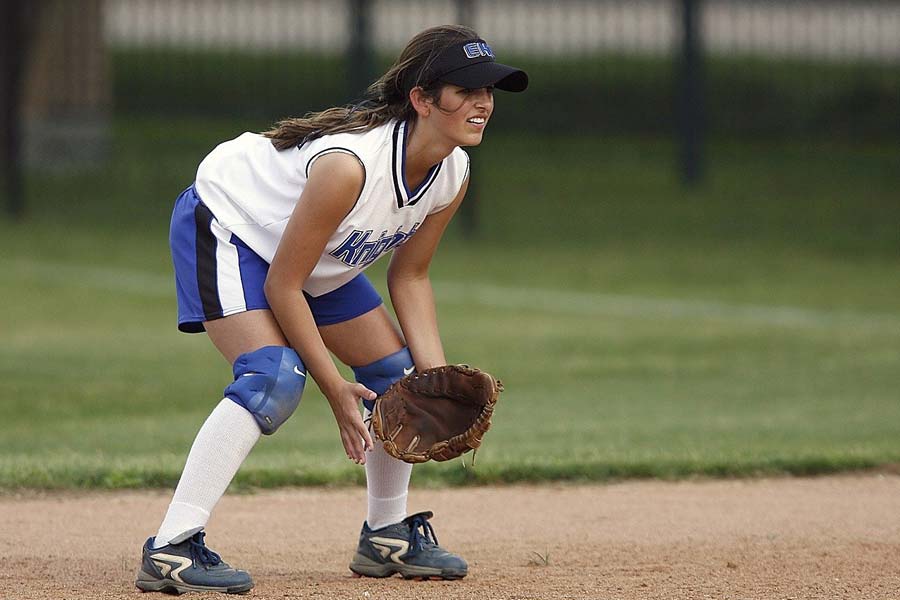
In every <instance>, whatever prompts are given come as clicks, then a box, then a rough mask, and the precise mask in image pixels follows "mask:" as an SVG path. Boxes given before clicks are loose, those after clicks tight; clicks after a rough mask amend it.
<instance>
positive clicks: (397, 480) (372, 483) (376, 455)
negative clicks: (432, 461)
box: [366, 411, 413, 529]
mask: <svg viewBox="0 0 900 600" xmlns="http://www.w3.org/2000/svg"><path fill="white" fill-rule="evenodd" d="M366 414H367V416H368V415H369V413H368V411H366ZM412 467H413V466H412V465H411V464H409V463H405V462H403V461H402V460H398V459H396V458H394V457H393V456H391V455H390V454H388V453H387V452H385V451H384V448H383V447H382V445H381V443H379V442H378V441H377V440H375V449H374V450H372V451H371V452H369V453H367V454H366V490H367V492H368V496H369V511H368V514H367V515H366V522H367V523H368V524H369V527H370V528H371V529H381V528H382V527H385V526H387V525H392V524H394V523H399V522H400V521H402V520H403V519H405V518H406V498H407V495H408V493H409V478H410V475H411V474H412Z"/></svg>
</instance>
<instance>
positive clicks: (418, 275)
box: [387, 265, 428, 289]
mask: <svg viewBox="0 0 900 600" xmlns="http://www.w3.org/2000/svg"><path fill="white" fill-rule="evenodd" d="M424 279H428V269H427V268H426V269H409V268H403V269H400V268H397V267H396V266H394V265H391V266H390V267H388V272H387V284H388V289H392V288H394V287H396V286H398V285H403V284H404V283H409V282H414V281H422V280H424Z"/></svg>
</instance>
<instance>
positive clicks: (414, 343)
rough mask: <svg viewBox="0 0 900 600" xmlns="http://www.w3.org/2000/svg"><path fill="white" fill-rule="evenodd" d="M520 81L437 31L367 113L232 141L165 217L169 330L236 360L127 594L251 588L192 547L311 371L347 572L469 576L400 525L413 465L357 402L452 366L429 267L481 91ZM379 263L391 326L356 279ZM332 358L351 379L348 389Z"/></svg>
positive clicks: (482, 103)
mask: <svg viewBox="0 0 900 600" xmlns="http://www.w3.org/2000/svg"><path fill="white" fill-rule="evenodd" d="M527 85H528V77H527V75H526V74H525V73H524V72H523V71H520V70H518V69H515V68H513V67H509V66H506V65H501V64H499V63H497V62H495V61H494V55H493V52H492V51H491V49H490V47H489V46H488V45H487V44H486V43H485V42H484V41H483V40H481V39H480V38H479V37H478V35H477V34H476V33H475V32H474V31H472V30H471V29H468V28H465V27H457V26H444V27H435V28H431V29H428V30H426V31H423V32H422V33H420V34H418V35H417V36H416V37H414V38H413V39H412V40H411V41H410V42H409V44H408V45H407V46H406V48H405V49H404V50H403V52H402V53H401V55H400V57H399V59H398V60H397V62H396V63H395V64H394V65H393V66H392V67H391V68H390V69H389V70H388V71H387V73H385V74H384V75H383V76H382V77H381V78H380V79H379V80H378V81H376V82H375V83H374V84H373V85H372V86H371V87H370V88H369V90H368V92H367V100H366V102H364V103H362V104H359V105H357V106H354V107H351V108H332V109H329V110H325V111H323V112H320V113H314V114H310V115H307V116H306V117H305V118H299V119H288V120H286V121H282V122H280V123H278V124H277V126H276V128H275V129H273V130H271V131H267V132H265V133H263V134H253V133H245V134H243V135H241V136H240V137H238V138H236V139H234V140H231V141H229V142H225V143H223V144H221V145H220V146H218V147H217V148H215V149H214V150H213V151H212V152H211V153H210V154H209V156H207V157H206V158H205V159H204V160H203V162H202V163H201V164H200V167H199V169H198V171H197V177H196V181H195V183H194V185H192V186H191V187H190V188H188V189H187V190H185V191H184V192H183V193H182V194H181V196H180V197H179V198H178V200H177V202H176V204H175V210H174V214H173V217H172V226H171V235H170V243H171V246H172V255H173V260H174V264H175V275H176V283H177V296H178V327H179V329H180V330H181V331H185V332H201V331H204V330H205V331H206V332H207V333H208V335H209V338H210V340H211V341H212V343H213V344H215V346H216V348H218V350H219V351H220V352H221V353H222V354H223V355H224V357H225V358H226V360H228V362H229V363H231V364H233V365H234V368H233V371H234V381H233V382H232V383H231V384H230V385H229V386H228V387H227V388H225V394H224V396H225V397H224V399H223V400H222V401H221V402H220V403H219V404H218V405H217V406H216V408H215V409H214V410H213V412H212V414H211V415H210V416H209V418H208V419H207V420H206V422H205V423H204V424H203V426H202V427H201V429H200V431H199V433H198V434H197V437H196V439H195V440H194V444H193V446H192V447H191V450H190V453H189V454H188V458H187V462H186V464H185V467H184V472H183V474H182V476H181V480H180V481H179V483H178V487H177V489H176V490H175V495H174V498H173V499H172V502H171V504H170V505H169V508H168V511H167V513H166V516H165V518H164V520H163V522H162V525H161V526H160V528H159V531H158V533H157V534H156V536H154V537H151V538H150V539H148V540H147V542H146V544H144V548H143V560H142V564H141V569H140V571H139V572H138V577H137V582H136V585H137V587H138V588H140V589H141V590H144V591H169V592H183V591H189V590H215V591H221V592H245V591H247V590H249V589H250V588H252V587H253V581H252V579H251V578H250V575H249V574H248V573H247V572H246V571H241V570H237V569H233V568H231V567H229V566H228V564H226V563H225V562H223V561H222V559H221V558H220V557H219V556H218V555H217V554H216V553H214V552H212V551H211V550H209V549H208V548H207V547H206V546H205V545H204V541H203V536H204V533H203V528H204V527H205V526H206V523H207V521H208V519H209V516H210V513H211V512H212V510H213V507H214V506H215V505H216V503H217V502H218V500H219V498H220V497H221V496H222V494H223V493H224V492H225V489H226V488H227V487H228V484H229V483H230V481H231V479H232V478H233V477H234V474H235V473H236V472H237V469H238V468H239V467H240V465H241V463H242V462H243V461H244V459H245V458H246V457H247V455H248V453H249V452H250V450H251V448H253V445H254V444H255V443H256V441H257V440H258V439H259V436H260V434H271V433H273V432H274V431H275V430H276V429H278V427H279V426H280V425H281V424H282V423H284V421H285V420H287V418H288V417H290V415H291V413H292V412H293V411H294V409H296V407H297V405H298V403H299V401H300V396H301V393H302V391H303V387H304V385H305V383H306V379H307V376H308V375H311V376H312V377H313V378H314V379H315V380H316V383H317V384H318V386H319V388H320V389H321V390H322V392H323V394H324V395H325V397H326V398H327V399H328V402H329V404H330V405H331V408H332V410H333V412H334V417H335V420H336V421H337V426H338V430H339V431H340V436H341V441H342V442H343V446H344V450H345V451H346V453H347V457H348V458H349V459H351V460H353V461H355V462H356V463H364V464H365V469H366V480H367V491H368V514H367V518H366V521H365V523H364V524H363V526H362V532H361V534H360V538H359V543H358V547H357V551H356V554H355V556H354V557H353V560H352V562H351V563H350V569H351V570H352V571H353V572H354V573H357V574H359V575H365V576H372V577H386V576H389V575H392V574H394V573H400V574H401V575H403V576H404V577H410V578H411V577H439V578H444V579H457V578H461V577H464V576H465V575H466V573H467V569H468V567H467V565H466V562H465V561H464V560H463V559H462V558H460V557H459V556H456V555H454V554H451V553H449V552H447V551H445V550H444V549H442V548H441V547H440V546H438V545H437V542H436V539H435V536H434V531H433V529H432V528H431V525H430V524H429V523H428V522H427V520H428V519H429V518H430V517H431V516H432V515H431V513H430V512H425V513H418V514H415V515H410V516H408V515H407V514H406V499H407V489H408V485H409V477H410V472H411V468H412V466H411V465H408V464H406V463H403V462H401V461H398V460H396V459H394V458H392V457H390V456H389V455H387V454H386V453H385V452H384V450H383V448H381V446H380V445H376V444H373V442H372V436H371V434H370V432H369V431H368V429H367V427H366V424H365V420H364V419H363V417H362V416H361V415H360V411H359V405H358V402H359V400H360V398H361V399H362V400H363V404H364V405H365V408H366V411H367V412H368V411H370V410H371V409H372V407H373V401H374V399H375V398H376V396H377V395H378V394H381V393H383V392H384V391H385V390H386V389H387V388H388V386H390V384H391V383H393V382H394V381H396V380H397V379H400V378H401V377H403V376H404V375H406V374H409V373H411V372H412V371H413V370H414V369H415V368H419V369H425V368H429V367H433V366H437V365H442V364H445V363H446V362H447V360H446V358H445V356H444V350H443V348H442V346H441V340H440V336H439V333H438V325H437V318H436V315H435V305H434V296H433V293H432V289H431V284H430V282H429V279H428V266H429V263H430V261H431V258H432V255H433V254H434V252H435V249H436V248H437V245H438V242H439V241H440V239H441V236H442V234H443V233H444V229H445V228H446V227H447V224H448V223H449V222H450V219H451V218H452V217H453V214H454V213H455V212H456V210H457V208H458V207H459V204H460V203H461V202H462V199H463V196H464V195H465V191H466V186H467V184H468V177H469V163H468V157H467V155H466V153H465V152H464V151H463V150H462V149H461V148H460V147H461V146H475V145H478V144H479V143H480V142H481V138H482V135H483V132H484V128H485V126H486V125H487V122H488V120H489V119H490V117H491V113H492V112H493V109H494V100H493V90H494V88H497V89H501V90H508V91H513V92H518V91H522V90H524V89H525V88H526V86H527ZM390 251H393V256H392V258H391V261H390V267H389V269H388V289H389V291H390V296H391V301H392V303H393V307H394V310H395V312H396V315H397V319H398V321H399V328H398V327H397V325H395V324H394V322H393V320H392V319H391V317H390V316H389V314H388V311H387V310H386V309H385V307H384V305H383V303H382V300H381V298H380V297H379V295H378V293H377V292H376V291H375V289H374V288H373V287H372V285H371V283H370V282H369V281H368V279H366V276H365V275H363V274H362V271H363V270H364V269H365V268H366V267H367V266H368V265H370V264H372V263H373V262H374V261H375V260H376V259H377V258H379V257H380V256H382V255H384V254H387V253H388V252H390ZM300 290H302V293H300ZM329 351H330V352H331V353H333V354H334V355H335V356H336V357H337V358H338V359H339V360H341V361H342V362H344V363H345V364H347V365H348V366H351V367H352V368H353V371H354V374H355V376H356V382H353V383H351V382H349V381H345V380H344V378H343V377H342V376H341V375H340V373H339V372H338V370H337V368H336V366H335V364H334V362H333V361H332V359H331V357H330V355H329Z"/></svg>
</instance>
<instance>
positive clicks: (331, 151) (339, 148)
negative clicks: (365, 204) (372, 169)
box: [306, 146, 368, 219]
mask: <svg viewBox="0 0 900 600" xmlns="http://www.w3.org/2000/svg"><path fill="white" fill-rule="evenodd" d="M335 152H340V153H342V154H349V155H350V156H352V157H353V158H355V159H356V160H357V162H359V166H360V167H362V170H363V182H362V185H361V186H360V187H359V194H357V196H356V200H354V201H353V206H351V207H350V210H348V211H347V214H346V215H344V218H345V219H346V218H347V215H349V214H350V213H352V212H353V210H354V209H355V208H356V205H357V204H359V199H360V198H362V194H363V190H365V189H366V178H367V177H368V173H367V172H366V165H365V164H363V161H362V159H361V158H360V157H359V154H357V153H356V152H354V151H353V150H351V149H350V148H344V147H342V146H334V147H332V148H325V149H324V150H319V151H318V152H316V153H315V154H313V155H312V156H311V157H309V160H308V161H306V178H307V179H309V168H310V167H311V166H312V164H313V162H315V160H316V159H317V158H319V157H322V156H325V155H326V154H334V153H335Z"/></svg>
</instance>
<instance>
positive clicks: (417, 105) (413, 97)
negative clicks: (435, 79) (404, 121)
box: [409, 85, 434, 117]
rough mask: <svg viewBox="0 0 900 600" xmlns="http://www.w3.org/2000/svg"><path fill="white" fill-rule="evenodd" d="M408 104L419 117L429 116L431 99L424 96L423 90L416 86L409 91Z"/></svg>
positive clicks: (432, 104)
mask: <svg viewBox="0 0 900 600" xmlns="http://www.w3.org/2000/svg"><path fill="white" fill-rule="evenodd" d="M409 102H410V104H412V107H413V109H414V110H415V111H416V113H417V114H418V115H419V116H420V117H427V116H428V115H429V114H431V107H432V106H434V102H433V101H432V100H431V98H429V97H428V96H426V95H425V90H423V89H422V87H421V86H418V85H417V86H416V87H414V88H413V89H411V90H410V91H409Z"/></svg>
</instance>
